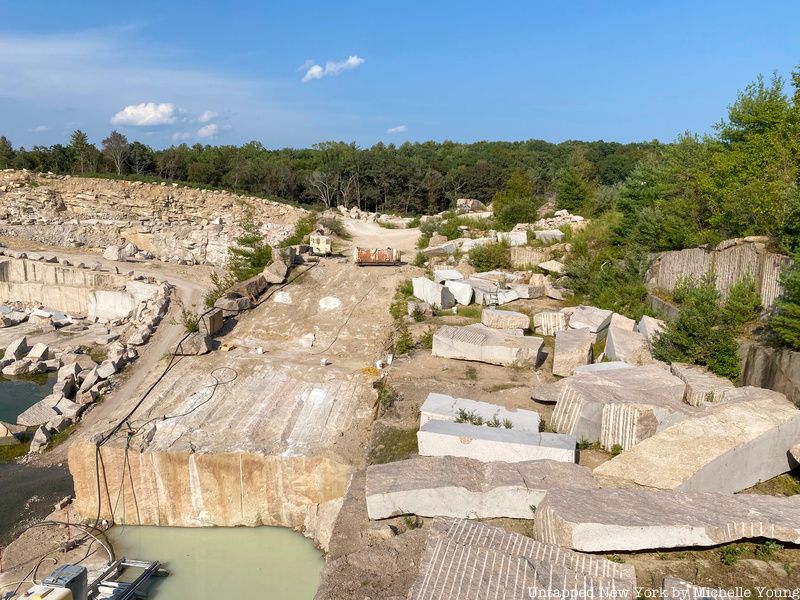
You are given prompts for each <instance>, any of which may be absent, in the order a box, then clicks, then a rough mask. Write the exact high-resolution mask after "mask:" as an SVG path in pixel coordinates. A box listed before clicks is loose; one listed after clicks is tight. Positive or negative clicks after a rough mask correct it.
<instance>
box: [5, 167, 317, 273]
mask: <svg viewBox="0 0 800 600" xmlns="http://www.w3.org/2000/svg"><path fill="white" fill-rule="evenodd" d="M248 212H250V213H252V214H253V216H254V218H255V219H256V220H257V221H259V222H260V223H261V224H262V232H263V233H264V235H265V237H266V239H267V242H268V243H270V244H277V243H278V242H279V241H281V240H282V239H284V238H285V237H286V236H287V235H288V234H289V233H291V232H292V230H293V229H294V224H295V223H296V222H297V220H298V219H299V218H300V217H301V216H303V214H305V213H306V211H305V210H303V209H300V208H295V207H292V206H290V205H287V204H281V203H278V202H273V201H270V200H264V199H263V198H256V197H252V196H243V195H238V194H231V193H227V192H221V191H219V190H215V191H210V190H201V189H199V188H188V187H181V186H178V185H177V184H170V185H166V184H163V183H161V184H154V183H145V182H141V181H118V180H109V179H93V178H87V177H70V176H68V175H65V176H56V175H41V174H34V173H31V172H27V171H3V172H0V235H7V236H14V237H23V238H26V239H32V240H36V241H38V242H41V243H43V244H48V245H53V246H89V247H98V248H104V247H106V246H110V245H124V243H125V242H133V243H134V244H136V245H137V246H138V247H139V248H141V249H143V250H147V251H148V252H151V253H152V254H153V255H155V256H156V257H158V258H164V259H167V260H169V259H172V258H179V259H181V260H185V261H187V262H189V263H206V262H207V263H212V264H222V263H223V262H224V261H225V254H226V249H227V248H228V246H229V245H230V243H231V242H232V240H234V239H235V238H236V237H238V236H239V235H241V228H240V227H239V226H238V225H237V223H239V222H240V221H241V219H242V218H243V217H244V216H245V215H246V214H247V213H248Z"/></svg>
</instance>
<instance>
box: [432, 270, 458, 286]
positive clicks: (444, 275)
mask: <svg viewBox="0 0 800 600" xmlns="http://www.w3.org/2000/svg"><path fill="white" fill-rule="evenodd" d="M460 279H464V276H463V275H462V274H461V272H460V271H456V270H455V269H437V270H436V271H434V272H433V281H434V282H435V283H444V282H445V281H458V280H460Z"/></svg>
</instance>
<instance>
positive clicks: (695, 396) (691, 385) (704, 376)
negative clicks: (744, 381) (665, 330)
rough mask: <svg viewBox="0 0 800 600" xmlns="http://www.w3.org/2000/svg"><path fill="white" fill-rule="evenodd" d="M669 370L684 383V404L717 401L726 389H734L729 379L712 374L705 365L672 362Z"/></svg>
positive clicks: (701, 404) (701, 403)
mask: <svg viewBox="0 0 800 600" xmlns="http://www.w3.org/2000/svg"><path fill="white" fill-rule="evenodd" d="M670 370H671V371H672V374H673V375H675V377H680V378H681V379H682V380H683V381H684V382H685V383H686V393H685V394H684V397H683V399H684V400H685V401H686V404H691V405H692V406H703V405H704V404H710V403H714V402H719V401H720V400H722V397H723V395H724V394H725V392H727V391H728V390H732V389H734V385H733V383H731V381H730V380H729V379H725V378H724V377H719V376H718V375H714V373H712V372H711V371H709V370H708V369H706V368H705V367H701V366H698V365H687V364H684V363H672V365H671V367H670Z"/></svg>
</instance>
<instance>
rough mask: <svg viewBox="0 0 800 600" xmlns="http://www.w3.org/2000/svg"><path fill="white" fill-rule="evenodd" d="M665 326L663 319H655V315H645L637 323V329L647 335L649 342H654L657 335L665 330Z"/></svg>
mask: <svg viewBox="0 0 800 600" xmlns="http://www.w3.org/2000/svg"><path fill="white" fill-rule="evenodd" d="M665 326H666V325H665V323H664V321H662V320H661V319H654V318H653V317H648V316H647V315H644V316H643V317H642V318H641V319H639V323H638V324H637V325H636V331H638V332H639V333H641V334H642V335H643V336H644V337H645V339H646V340H647V343H648V344H652V343H653V340H654V339H655V337H656V336H657V335H659V334H660V333H661V332H662V331H664V327H665Z"/></svg>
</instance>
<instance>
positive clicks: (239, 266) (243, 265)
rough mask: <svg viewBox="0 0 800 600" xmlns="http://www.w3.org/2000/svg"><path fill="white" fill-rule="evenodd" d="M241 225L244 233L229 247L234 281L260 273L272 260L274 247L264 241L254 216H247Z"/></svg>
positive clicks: (229, 269) (229, 270)
mask: <svg viewBox="0 0 800 600" xmlns="http://www.w3.org/2000/svg"><path fill="white" fill-rule="evenodd" d="M240 225H241V227H242V229H243V230H244V233H243V234H242V235H241V236H240V237H238V238H236V245H234V246H232V247H230V248H228V273H229V274H230V277H231V278H232V279H233V281H244V280H245V279H249V278H250V277H254V276H256V275H258V274H259V273H261V271H263V270H264V267H266V266H267V265H269V263H270V262H271V261H272V248H271V247H270V246H269V245H267V244H266V243H264V237H263V236H262V235H261V233H260V232H259V228H258V225H257V224H256V223H255V221H253V219H252V217H251V216H247V217H245V219H244V220H243V221H242V222H241V223H240Z"/></svg>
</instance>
